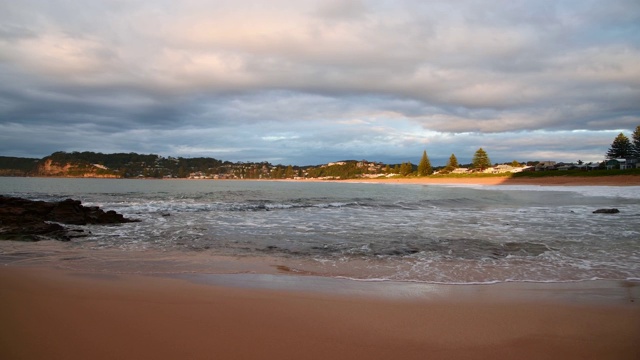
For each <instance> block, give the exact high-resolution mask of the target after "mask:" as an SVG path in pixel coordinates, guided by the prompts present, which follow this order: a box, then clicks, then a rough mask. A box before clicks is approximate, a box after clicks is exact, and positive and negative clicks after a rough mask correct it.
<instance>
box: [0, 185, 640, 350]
mask: <svg viewBox="0 0 640 360" xmlns="http://www.w3.org/2000/svg"><path fill="white" fill-rule="evenodd" d="M639 178H640V177H638V176H611V177H606V178H573V177H571V178H570V177H566V178H565V177H557V178H556V177H554V178H541V179H512V180H509V181H506V182H505V181H504V179H503V178H473V179H471V178H470V179H460V180H459V179H453V178H448V179H433V178H428V179H388V180H360V181H358V182H375V183H379V182H384V183H390V184H425V185H429V184H434V185H443V184H447V185H478V186H480V187H484V186H485V185H487V186H486V188H491V189H492V190H490V191H485V190H478V189H475V188H474V187H466V186H463V187H456V188H449V187H442V186H434V187H431V186H426V187H421V186H369V185H358V184H344V185H341V184H340V183H341V182H343V181H339V182H331V183H328V184H323V183H312V182H310V183H309V184H305V183H306V182H307V181H293V182H291V183H285V182H282V181H276V182H269V183H267V182H262V181H260V182H242V181H238V182H234V181H226V182H225V181H223V182H216V181H211V182H207V181H180V182H171V181H145V180H130V181H117V180H82V179H54V180H49V179H29V180H28V181H27V180H23V179H20V181H19V182H18V181H15V182H8V181H7V182H6V184H5V186H6V188H7V189H8V190H7V191H5V192H19V193H20V194H35V195H33V196H34V197H38V196H42V195H41V193H42V191H43V190H42V189H47V190H46V192H47V193H48V194H59V193H64V194H70V195H71V196H74V197H76V196H77V197H78V198H82V199H83V200H84V201H87V202H88V203H89V204H92V205H100V206H102V207H105V208H107V209H108V208H115V209H117V210H119V211H122V212H124V213H125V214H127V216H130V217H134V218H139V219H141V220H142V221H141V222H139V223H131V224H123V225H118V226H109V227H97V226H93V227H87V228H85V229H86V230H87V231H91V234H90V236H88V237H86V238H78V239H73V240H72V241H70V242H60V241H51V240H49V241H41V242H36V243H25V242H9V241H5V242H2V243H0V324H2V325H1V326H0V358H1V359H71V360H73V359H89V358H90V359H147V358H153V359H211V358H218V359H390V358H400V359H638V358H640V282H639V281H638V280H637V279H638V273H639V272H638V268H637V261H634V259H635V258H634V256H635V255H634V254H637V253H638V248H637V239H636V237H635V236H634V234H635V233H636V232H637V231H638V228H637V225H635V223H634V222H633V221H626V220H627V219H631V220H633V216H634V214H635V213H637V210H638V208H637V206H638V205H637V200H636V198H634V197H626V198H622V197H620V196H619V194H620V192H619V190H620V189H627V188H625V187H624V186H625V185H629V186H637V185H639V184H638V180H639ZM441 180H442V181H441ZM521 180H522V181H523V182H520V181H521ZM463 181H464V182H463ZM514 181H515V182H514ZM494 185H504V187H503V186H494ZM509 185H527V186H528V185H535V186H536V188H535V189H532V188H531V187H527V186H525V187H524V188H525V190H523V189H522V187H520V186H518V187H516V188H514V190H507V191H503V190H495V189H494V188H496V187H497V188H500V189H504V188H509ZM538 185H540V186H541V187H543V186H544V185H549V186H550V187H563V186H566V188H567V189H569V188H571V187H573V186H574V185H575V186H576V187H588V186H602V188H599V190H598V193H599V194H605V195H607V196H604V197H603V196H591V195H589V194H590V193H591V192H592V191H583V192H580V191H579V190H576V191H577V192H566V191H558V190H557V189H552V191H546V190H538V189H537V186H538ZM32 189H37V190H36V191H37V192H35V191H34V190H32ZM634 189H635V188H634ZM516 190H517V191H516ZM120 192H123V193H122V194H120ZM203 194H204V195H203ZM308 194H313V196H309V195H308ZM582 194H587V195H588V196H586V195H582ZM622 194H626V193H625V192H624V191H623V192H622ZM627 195H628V194H627ZM256 198H259V199H267V200H260V201H256V200H255V199H256ZM105 204H106V205H105ZM390 205H393V206H390ZM611 206H616V207H619V208H620V209H621V216H608V215H600V214H593V213H592V211H593V209H596V208H599V207H611ZM514 209H515V210H514ZM345 219H347V220H345ZM349 219H354V220H349ZM546 222H549V223H552V222H558V223H561V224H562V226H566V227H567V229H571V231H564V230H563V228H562V227H560V226H546V225H544V224H545V223H546ZM292 224H293V226H292ZM336 224H339V225H336ZM399 224H407V225H406V226H404V227H401V226H398V225H399ZM539 224H542V225H543V226H539ZM417 226H419V231H414V229H416V227H417ZM343 229H346V230H348V231H343ZM603 229H605V230H603ZM613 229H615V230H616V231H613ZM455 231H458V232H455ZM603 231H604V232H603ZM607 233H608V234H610V235H609V236H606V237H603V235H602V234H607ZM534 235H535V237H536V238H534ZM614 235H615V236H614ZM412 236H414V237H412ZM571 236H574V238H572V237H571ZM387 239H390V240H402V241H387ZM405 239H406V240H405ZM296 241H297V242H296ZM344 259H347V260H344ZM596 279H597V280H596ZM607 279H609V280H607Z"/></svg>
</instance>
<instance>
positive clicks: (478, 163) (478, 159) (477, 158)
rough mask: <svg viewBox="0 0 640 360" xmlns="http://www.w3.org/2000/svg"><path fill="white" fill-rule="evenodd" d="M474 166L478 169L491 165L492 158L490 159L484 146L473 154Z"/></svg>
mask: <svg viewBox="0 0 640 360" xmlns="http://www.w3.org/2000/svg"><path fill="white" fill-rule="evenodd" d="M471 163H472V164H473V168H474V169H477V170H480V171H482V170H484V169H487V168H489V167H491V160H489V155H487V152H486V151H484V150H483V149H482V148H480V149H478V150H477V151H476V153H475V154H474V155H473V161H472V162H471Z"/></svg>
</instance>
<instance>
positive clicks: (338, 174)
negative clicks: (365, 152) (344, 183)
mask: <svg viewBox="0 0 640 360" xmlns="http://www.w3.org/2000/svg"><path fill="white" fill-rule="evenodd" d="M362 173H363V169H362V168H360V167H358V162H357V161H347V162H346V163H345V164H344V165H340V164H336V165H330V166H318V167H313V168H310V169H308V177H312V178H325V177H330V178H336V179H351V178H354V177H356V176H358V175H362Z"/></svg>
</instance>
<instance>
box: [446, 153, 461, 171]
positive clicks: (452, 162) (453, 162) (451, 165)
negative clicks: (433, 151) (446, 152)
mask: <svg viewBox="0 0 640 360" xmlns="http://www.w3.org/2000/svg"><path fill="white" fill-rule="evenodd" d="M458 166H460V165H458V159H457V158H456V156H455V155H454V154H451V156H449V162H448V163H447V169H448V170H449V171H453V170H455V169H457V168H458Z"/></svg>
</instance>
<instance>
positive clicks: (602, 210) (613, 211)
mask: <svg viewBox="0 0 640 360" xmlns="http://www.w3.org/2000/svg"><path fill="white" fill-rule="evenodd" d="M619 212H620V210H618V209H615V208H614V209H598V210H595V211H594V212H593V213H594V214H617V213H619Z"/></svg>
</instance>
